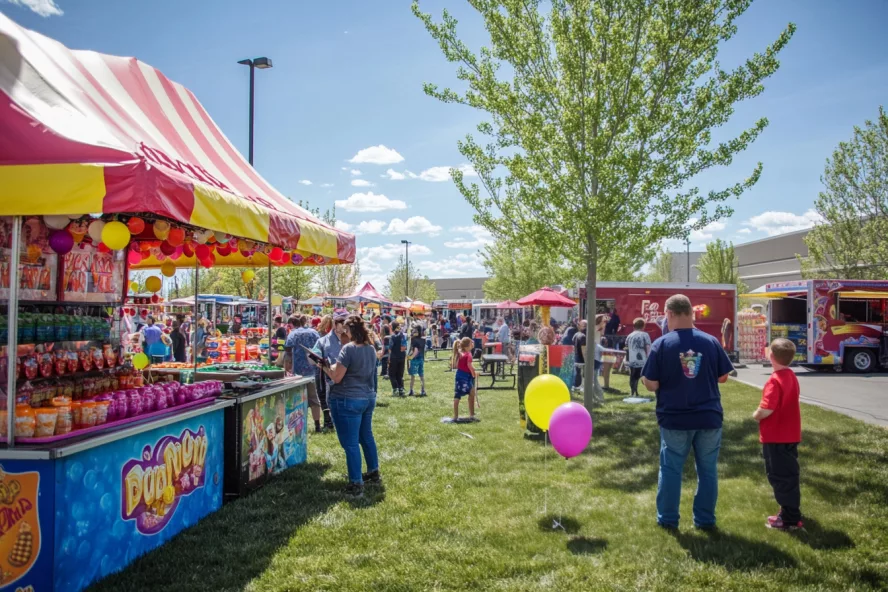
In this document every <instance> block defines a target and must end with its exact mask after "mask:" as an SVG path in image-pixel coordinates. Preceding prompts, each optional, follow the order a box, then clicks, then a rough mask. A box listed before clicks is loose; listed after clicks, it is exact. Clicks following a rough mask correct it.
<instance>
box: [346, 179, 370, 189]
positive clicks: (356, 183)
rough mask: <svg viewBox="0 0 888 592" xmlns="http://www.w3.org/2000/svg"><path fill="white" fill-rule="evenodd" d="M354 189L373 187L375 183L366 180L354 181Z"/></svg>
mask: <svg viewBox="0 0 888 592" xmlns="http://www.w3.org/2000/svg"><path fill="white" fill-rule="evenodd" d="M351 185H352V187H373V183H371V182H370V181H368V180H366V179H352V181H351Z"/></svg>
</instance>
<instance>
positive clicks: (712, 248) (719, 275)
mask: <svg viewBox="0 0 888 592" xmlns="http://www.w3.org/2000/svg"><path fill="white" fill-rule="evenodd" d="M697 281H698V282H701V283H703V284H734V285H735V286H737V294H743V293H745V292H746V289H747V286H746V284H745V283H743V280H741V279H740V260H739V259H738V258H737V255H736V253H734V243H727V242H725V241H723V240H721V239H720V238H719V239H716V240H715V241H713V242H711V243H708V244H707V245H706V252H705V253H703V254H702V255H700V259H699V260H698V261H697Z"/></svg>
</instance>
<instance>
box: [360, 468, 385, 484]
mask: <svg viewBox="0 0 888 592" xmlns="http://www.w3.org/2000/svg"><path fill="white" fill-rule="evenodd" d="M361 478H362V479H363V480H364V483H382V477H381V476H380V475H379V469H376V470H375V471H370V472H369V473H364V474H363V475H361Z"/></svg>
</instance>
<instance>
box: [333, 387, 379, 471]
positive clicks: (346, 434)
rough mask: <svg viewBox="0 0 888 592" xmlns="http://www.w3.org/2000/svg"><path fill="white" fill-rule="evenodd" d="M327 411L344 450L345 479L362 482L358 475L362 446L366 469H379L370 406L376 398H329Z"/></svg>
mask: <svg viewBox="0 0 888 592" xmlns="http://www.w3.org/2000/svg"><path fill="white" fill-rule="evenodd" d="M329 403H330V415H332V416H333V425H334V427H335V428H336V435H337V436H338V437H339V444H340V445H341V446H342V448H343V450H345V464H346V466H348V480H349V481H351V482H352V483H363V482H364V480H363V478H362V477H361V449H363V450H364V460H365V461H366V462H367V471H368V472H370V471H375V470H378V469H379V456H378V455H377V453H376V440H374V439H373V425H372V419H373V409H374V408H375V407H376V398H375V397H374V398H367V399H341V398H335V399H330V401H329Z"/></svg>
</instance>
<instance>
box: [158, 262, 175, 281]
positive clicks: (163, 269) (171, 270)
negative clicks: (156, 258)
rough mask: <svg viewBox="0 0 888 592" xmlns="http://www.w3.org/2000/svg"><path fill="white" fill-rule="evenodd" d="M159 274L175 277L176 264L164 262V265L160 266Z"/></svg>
mask: <svg viewBox="0 0 888 592" xmlns="http://www.w3.org/2000/svg"><path fill="white" fill-rule="evenodd" d="M160 273H162V274H163V275H165V276H166V277H173V276H174V275H176V264H175V263H173V262H172V261H165V262H164V264H163V265H161V266H160Z"/></svg>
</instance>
